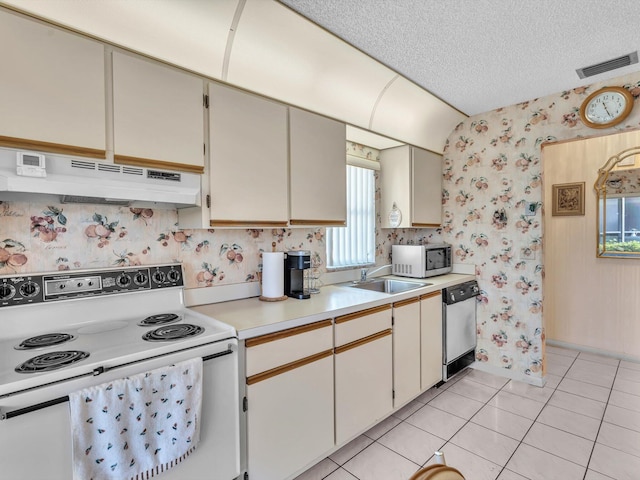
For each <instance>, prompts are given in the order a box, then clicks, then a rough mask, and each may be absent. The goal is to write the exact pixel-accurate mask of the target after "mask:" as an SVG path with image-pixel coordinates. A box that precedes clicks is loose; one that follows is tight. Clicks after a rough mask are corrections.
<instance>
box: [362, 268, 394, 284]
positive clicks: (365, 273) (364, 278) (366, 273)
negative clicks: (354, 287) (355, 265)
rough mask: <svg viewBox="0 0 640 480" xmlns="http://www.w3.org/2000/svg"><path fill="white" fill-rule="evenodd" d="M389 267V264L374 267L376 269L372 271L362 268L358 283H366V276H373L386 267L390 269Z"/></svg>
mask: <svg viewBox="0 0 640 480" xmlns="http://www.w3.org/2000/svg"><path fill="white" fill-rule="evenodd" d="M390 266H391V264H389V265H382V266H381V267H376V268H374V269H373V270H372V269H370V268H363V269H362V270H360V282H366V281H368V278H367V276H368V275H369V274H373V273H376V272H379V271H380V270H382V269H383V268H387V267H390Z"/></svg>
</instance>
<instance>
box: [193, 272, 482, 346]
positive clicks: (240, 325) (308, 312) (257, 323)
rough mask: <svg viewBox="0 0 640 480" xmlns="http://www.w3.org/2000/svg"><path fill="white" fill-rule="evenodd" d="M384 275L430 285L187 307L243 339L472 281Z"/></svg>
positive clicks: (332, 288)
mask: <svg viewBox="0 0 640 480" xmlns="http://www.w3.org/2000/svg"><path fill="white" fill-rule="evenodd" d="M378 278H380V277H378ZM384 278H391V279H396V280H405V281H412V282H418V283H430V284H431V285H428V286H425V287H421V288H418V289H415V290H411V291H408V292H402V293H396V294H388V293H380V292H373V291H369V290H363V289H360V288H351V287H348V286H340V284H336V285H326V286H324V287H322V288H321V289H320V293H317V294H313V295H311V298H309V299H305V300H297V299H293V298H288V299H287V300H283V301H281V302H263V301H260V300H259V299H258V297H253V298H246V299H243V300H233V301H229V302H221V303H211V304H208V305H199V306H197V307H190V308H192V309H193V310H195V311H196V312H200V313H203V314H205V315H208V316H210V317H213V318H215V319H217V320H220V321H221V322H224V323H226V324H228V325H231V326H232V327H234V328H235V329H236V331H237V332H238V337H239V338H240V339H241V340H242V339H246V338H251V337H256V336H259V335H265V334H268V333H274V332H277V331H280V330H285V329H287V328H293V327H298V326H301V325H306V324H309V323H313V322H317V321H320V320H325V319H328V318H334V317H336V316H339V315H345V314H347V313H353V312H357V311H359V310H364V309H367V308H372V307H377V306H379V305H385V304H388V303H393V302H397V301H399V300H405V299H407V298H413V297H416V296H419V295H424V294H427V293H430V292H434V291H437V290H441V289H443V288H446V287H450V286H452V285H456V284H459V283H463V282H466V281H469V280H474V279H475V276H474V275H462V274H456V273H450V274H447V275H440V276H437V277H431V278H425V279H418V278H404V277H394V276H390V275H388V276H385V277H384ZM342 285H344V284H342Z"/></svg>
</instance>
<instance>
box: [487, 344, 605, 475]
mask: <svg viewBox="0 0 640 480" xmlns="http://www.w3.org/2000/svg"><path fill="white" fill-rule="evenodd" d="M579 355H580V354H578V355H576V356H575V357H574V358H573V361H572V362H571V364H570V365H569V368H567V370H566V371H565V372H564V374H563V375H562V378H561V380H560V381H559V382H558V385H556V386H555V387H553V393H552V394H551V395H550V396H549V398H548V399H547V401H546V402H544V405H543V407H542V408H541V409H540V412H538V415H536V418H535V419H534V420H533V422H532V423H531V425H530V426H529V428H528V429H527V431H526V432H525V433H524V435H523V436H522V438H521V439H520V441H519V442H518V446H517V447H516V448H515V449H514V450H513V453H512V454H511V455H510V456H509V458H508V459H507V461H506V462H505V464H504V466H503V467H502V469H501V470H500V472H498V477H499V476H500V475H502V472H504V471H505V470H506V469H507V465H508V464H509V462H510V461H511V459H512V458H513V456H514V455H515V454H516V452H517V451H518V449H519V448H520V446H521V445H522V444H523V443H524V439H525V438H526V436H527V435H528V433H529V432H530V431H531V429H532V428H533V426H534V425H535V424H536V421H537V420H538V418H539V417H540V415H541V414H542V411H543V410H544V409H545V407H546V406H547V405H548V404H549V401H550V400H551V397H553V395H554V394H555V392H556V391H558V387H559V386H560V383H562V380H564V378H565V376H566V374H567V373H568V372H569V370H570V369H571V367H572V366H573V364H574V363H575V362H576V360H577V359H578V356H579ZM558 376H559V375H558ZM506 385H508V383H507V384H505V385H504V386H503V387H502V388H504V387H505V386H506ZM543 388H544V387H543ZM500 390H501V391H502V389H500ZM561 391H562V390H561ZM507 393H508V392H507ZM525 445H528V444H526V443H525ZM594 445H595V441H594ZM533 448H536V447H533ZM543 451H544V450H543ZM546 453H549V452H546ZM550 455H553V454H552V453H550ZM554 456H556V457H558V458H562V457H560V456H558V455H554ZM563 460H567V459H566V458H565V459H563ZM567 461H569V460H567ZM588 465H589V464H588V463H587V467H586V468H585V474H586V471H587V469H588ZM515 473H517V474H518V475H520V476H522V477H524V475H522V474H521V473H519V472H515ZM498 477H496V479H497V478H498ZM524 478H528V477H524ZM583 480H584V479H583Z"/></svg>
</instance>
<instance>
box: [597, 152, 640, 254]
mask: <svg viewBox="0 0 640 480" xmlns="http://www.w3.org/2000/svg"><path fill="white" fill-rule="evenodd" d="M593 188H594V189H595V191H596V195H597V199H598V200H597V201H598V205H597V206H598V209H597V212H598V218H597V222H596V228H597V235H598V244H597V251H596V256H598V257H613V258H640V147H633V148H629V149H627V150H623V151H622V152H620V153H618V154H617V155H614V156H612V157H611V158H609V160H607V162H606V163H605V164H604V165H603V166H602V168H600V169H599V170H598V179H597V180H596V183H595V184H594V186H593Z"/></svg>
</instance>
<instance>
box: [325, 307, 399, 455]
mask: <svg viewBox="0 0 640 480" xmlns="http://www.w3.org/2000/svg"><path fill="white" fill-rule="evenodd" d="M335 322H336V324H335V337H336V348H335V388H336V391H335V395H336V412H335V414H336V418H335V425H336V444H337V445H340V444H342V443H344V442H346V441H347V440H349V439H350V438H352V437H354V436H355V435H357V434H358V433H360V432H362V431H363V430H365V429H366V428H367V427H368V426H370V425H372V424H374V423H375V422H377V421H378V420H381V419H382V418H384V417H386V416H387V415H388V414H389V413H390V412H391V411H392V409H393V399H392V389H393V384H392V378H393V374H392V362H391V359H392V337H391V333H392V331H391V306H390V305H385V306H383V307H377V308H372V309H369V310H364V311H362V312H357V313H354V314H351V315H345V316H342V317H337V318H336V320H335Z"/></svg>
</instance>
